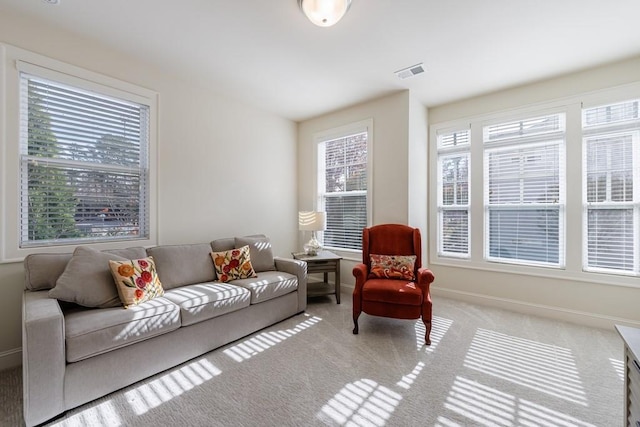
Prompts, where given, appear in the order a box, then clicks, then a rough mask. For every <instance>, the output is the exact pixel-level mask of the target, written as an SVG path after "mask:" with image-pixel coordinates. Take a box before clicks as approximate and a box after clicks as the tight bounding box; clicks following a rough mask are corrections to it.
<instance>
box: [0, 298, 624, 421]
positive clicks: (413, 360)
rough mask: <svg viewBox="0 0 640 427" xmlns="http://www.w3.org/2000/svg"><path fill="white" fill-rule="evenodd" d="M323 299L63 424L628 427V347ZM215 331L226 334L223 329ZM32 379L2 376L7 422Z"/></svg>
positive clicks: (465, 312)
mask: <svg viewBox="0 0 640 427" xmlns="http://www.w3.org/2000/svg"><path fill="white" fill-rule="evenodd" d="M350 300H351V298H350V295H348V294H345V295H343V300H342V301H343V303H342V304H341V305H336V304H335V300H334V299H329V298H319V299H315V300H311V301H310V305H309V307H308V310H307V312H306V313H305V314H301V315H298V316H295V317H293V318H290V319H288V320H285V321H284V322H281V323H279V324H277V325H275V326H272V327H270V328H267V329H265V330H263V331H260V332H258V333H256V334H254V335H252V336H250V337H247V338H246V339H243V340H240V341H238V342H235V343H233V344H230V345H228V346H226V347H224V348H221V349H218V350H216V351H213V352H211V353H208V354H206V355H204V356H202V357H198V358H196V359H194V360H192V361H190V362H188V363H185V364H183V365H181V366H179V367H176V368H174V369H171V370H169V371H166V372H164V373H162V374H159V375H156V376H154V377H152V378H149V379H147V380H145V381H143V382H140V383H137V384H134V385H133V386H130V387H128V388H126V389H123V390H120V391H118V392H116V393H113V394H111V395H109V396H106V397H104V398H102V399H99V400H97V401H94V402H92V403H89V404H87V405H84V406H82V407H80V408H77V409H74V410H72V411H69V412H67V413H66V414H65V415H64V416H63V417H62V418H59V419H57V420H55V421H52V422H51V423H50V424H48V425H52V426H120V425H122V426H125V425H126V426H343V425H347V426H440V427H453V426H505V427H509V426H562V427H567V426H581V427H586V426H620V425H622V418H623V417H622V412H623V384H624V382H623V377H622V375H623V373H622V371H623V364H622V357H623V356H622V341H621V340H620V339H619V338H618V336H617V334H616V333H615V332H614V331H608V330H607V331H605V330H599V329H591V328H586V327H582V326H579V325H573V324H568V323H561V322H557V321H551V320H546V319H541V318H536V317H532V316H525V315H520V314H516V313H512V312H508V311H503V310H497V309H492V308H487V307H483V306H475V305H470V304H466V303H462V302H458V301H453V300H449V299H443V298H435V299H434V313H435V318H434V328H433V333H432V341H433V344H432V345H431V347H423V346H421V345H420V342H421V339H422V338H421V337H422V336H423V327H422V324H421V323H420V322H415V321H402V320H393V319H383V318H375V317H371V316H368V315H365V314H363V315H362V316H361V319H360V335H353V334H352V333H351V328H352V324H351V301H350ZM212 332H213V333H214V332H215V331H212ZM20 381H21V379H20V371H19V370H18V369H12V370H8V371H4V372H2V373H0V399H1V400H0V423H2V425H10V426H14V425H22V410H21V405H22V399H21V385H20Z"/></svg>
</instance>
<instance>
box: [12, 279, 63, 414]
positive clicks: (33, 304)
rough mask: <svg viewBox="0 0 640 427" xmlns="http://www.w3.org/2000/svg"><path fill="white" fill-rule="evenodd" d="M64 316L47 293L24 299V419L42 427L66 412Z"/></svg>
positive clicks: (31, 295)
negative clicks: (43, 423) (44, 423)
mask: <svg viewBox="0 0 640 427" xmlns="http://www.w3.org/2000/svg"><path fill="white" fill-rule="evenodd" d="M65 366H66V362H65V342H64V316H63V314H62V310H61V309H60V305H59V304H58V301H57V300H56V299H53V298H49V293H48V292H47V291H37V292H31V291H25V292H24V294H23V296H22V375H23V379H22V381H23V396H24V401H23V404H24V419H25V422H26V424H27V426H31V425H36V424H40V423H42V422H44V421H46V420H48V419H50V418H52V417H54V416H55V415H57V414H59V413H61V412H64V410H65V407H64V373H65Z"/></svg>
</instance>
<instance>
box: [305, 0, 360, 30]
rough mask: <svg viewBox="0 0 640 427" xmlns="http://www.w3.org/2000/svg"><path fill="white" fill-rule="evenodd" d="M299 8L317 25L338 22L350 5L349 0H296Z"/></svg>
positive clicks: (321, 25)
mask: <svg viewBox="0 0 640 427" xmlns="http://www.w3.org/2000/svg"><path fill="white" fill-rule="evenodd" d="M298 6H299V7H300V10H302V12H303V13H304V14H305V15H306V16H307V18H309V21H311V22H313V23H314V24H316V25H317V26H319V27H330V26H332V25H335V24H337V23H338V21H339V20H341V19H342V17H343V16H344V15H345V13H347V10H349V7H351V0H298Z"/></svg>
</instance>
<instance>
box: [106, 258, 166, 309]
mask: <svg viewBox="0 0 640 427" xmlns="http://www.w3.org/2000/svg"><path fill="white" fill-rule="evenodd" d="M109 268H110V269H111V274H112V275H113V279H114V281H115V282H116V287H117V288H118V295H119V296H120V301H122V305H124V308H128V307H130V306H132V305H138V304H141V303H143V302H145V301H149V300H151V299H153V298H156V297H161V296H162V295H164V289H163V288H162V283H160V279H159V278H158V273H157V272H156V264H155V262H154V261H153V258H152V257H148V258H143V259H133V260H127V261H112V260H110V261H109Z"/></svg>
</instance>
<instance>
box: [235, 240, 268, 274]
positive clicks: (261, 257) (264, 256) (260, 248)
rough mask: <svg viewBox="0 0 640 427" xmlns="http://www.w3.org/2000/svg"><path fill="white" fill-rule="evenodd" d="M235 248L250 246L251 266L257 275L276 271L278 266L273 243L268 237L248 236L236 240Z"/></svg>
mask: <svg viewBox="0 0 640 427" xmlns="http://www.w3.org/2000/svg"><path fill="white" fill-rule="evenodd" d="M234 241H235V247H236V248H241V247H243V246H249V253H250V257H251V265H252V266H253V269H254V270H255V272H256V273H260V272H261V271H274V270H275V269H276V264H275V262H274V260H273V249H272V248H271V241H270V240H269V238H268V237H266V236H246V237H236V238H235V239H234Z"/></svg>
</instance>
